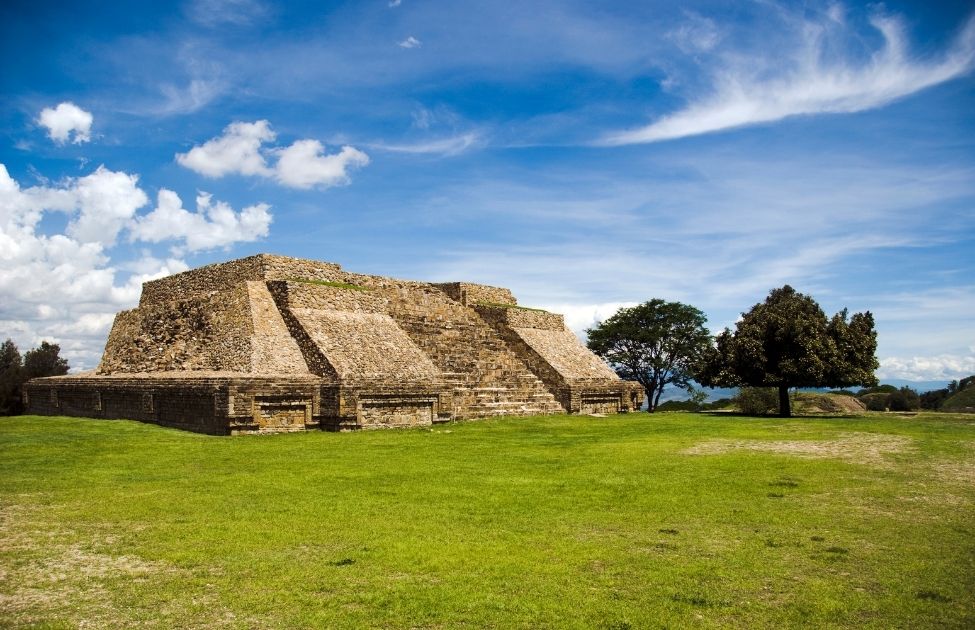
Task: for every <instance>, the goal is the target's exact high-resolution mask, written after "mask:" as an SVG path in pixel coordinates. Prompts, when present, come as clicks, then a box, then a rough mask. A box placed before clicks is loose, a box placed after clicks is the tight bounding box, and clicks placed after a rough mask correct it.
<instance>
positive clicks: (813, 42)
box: [598, 7, 975, 146]
mask: <svg viewBox="0 0 975 630" xmlns="http://www.w3.org/2000/svg"><path fill="white" fill-rule="evenodd" d="M870 24H871V25H872V27H873V29H875V30H876V32H877V33H879V34H880V36H881V38H882V41H883V43H882V45H881V46H880V47H879V48H878V49H876V50H873V51H872V53H871V54H870V55H869V57H868V58H867V59H866V60H863V61H856V60H854V59H851V58H849V57H847V56H844V55H842V54H840V55H836V54H834V53H833V51H834V50H835V49H836V48H844V49H846V50H848V49H849V47H848V46H846V47H844V46H843V44H848V43H849V42H850V41H853V40H856V39H857V38H859V37H860V34H859V33H857V32H856V31H855V30H854V29H853V28H852V27H850V26H849V25H847V24H846V22H845V21H844V18H843V12H842V11H841V10H839V9H837V8H836V7H834V10H832V11H829V12H827V13H826V14H824V16H823V17H822V19H821V20H820V21H810V20H802V21H800V22H799V23H798V24H797V25H796V27H795V28H796V31H797V32H796V41H797V42H798V44H797V45H796V48H795V49H794V50H793V51H791V54H790V53H788V52H786V53H785V54H783V52H782V51H781V50H779V49H778V48H777V47H767V49H768V50H773V48H774V52H775V54H776V55H777V57H776V58H775V59H770V58H768V57H763V58H755V57H750V56H745V57H743V56H741V55H740V54H728V55H726V56H724V57H719V58H718V59H717V60H716V61H714V63H716V64H717V70H715V71H714V73H713V74H714V77H713V92H712V93H711V94H709V95H707V96H704V97H701V98H698V99H694V100H692V101H691V102H690V103H689V104H688V105H687V106H686V107H685V108H684V109H682V110H679V111H677V112H675V113H673V114H669V115H666V116H664V117H662V118H659V119H658V120H656V121H654V122H652V123H650V124H649V125H646V126H643V127H639V128H636V129H629V130H625V131H619V132H614V133H611V134H608V135H606V136H604V137H603V138H602V139H600V140H599V142H598V144H602V145H609V146H616V145H626V144H639V143H648V142H660V141H664V140H672V139H676V138H683V137H687V136H696V135H700V134H705V133H711V132H716V131H722V130H726V129H733V128H737V127H743V126H747V125H755V124H761V123H769V122H774V121H778V120H782V119H784V118H788V117H790V116H799V115H813V114H836V113H851V112H859V111H864V110H868V109H873V108H877V107H882V106H884V105H886V104H888V103H890V102H892V101H895V100H897V99H900V98H903V97H905V96H908V95H910V94H913V93H915V92H918V91H920V90H923V89H925V88H928V87H931V86H934V85H937V84H939V83H943V82H945V81H949V80H951V79H954V78H957V77H960V76H962V75H964V74H967V73H968V72H970V71H971V70H972V68H973V66H975V16H972V17H970V18H969V19H968V21H967V22H966V23H965V25H964V26H963V28H962V29H961V31H960V33H959V34H958V35H957V36H956V37H955V38H954V40H953V41H952V42H951V43H950V44H949V46H948V47H947V49H946V50H945V51H944V52H943V53H942V54H941V55H939V56H938V57H936V58H922V57H920V56H918V55H915V54H912V53H911V51H910V50H909V41H908V36H907V34H906V32H905V26H904V22H903V20H902V19H901V18H900V17H898V16H892V15H884V14H879V13H878V14H875V15H873V16H872V17H871V19H870ZM688 28H689V29H690V27H688ZM681 32H682V31H680V30H678V31H677V33H678V34H680V33H681ZM693 32H696V31H693V29H691V30H687V31H686V32H685V33H684V36H683V39H684V40H694V39H695V38H693V37H691V35H690V33H693ZM707 42H708V43H709V45H710V44H713V43H716V42H714V41H713V40H711V39H707ZM838 44H839V45H838ZM780 58H781V60H782V61H781V62H780V61H778V60H779V59H780Z"/></svg>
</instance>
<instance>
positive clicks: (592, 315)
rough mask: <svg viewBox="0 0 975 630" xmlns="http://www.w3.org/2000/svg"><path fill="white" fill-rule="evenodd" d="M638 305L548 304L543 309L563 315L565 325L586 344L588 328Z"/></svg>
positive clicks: (617, 303)
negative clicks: (619, 311)
mask: <svg viewBox="0 0 975 630" xmlns="http://www.w3.org/2000/svg"><path fill="white" fill-rule="evenodd" d="M636 305H637V303H636V302H602V303H597V304H547V305H545V306H542V307H541V308H544V309H545V310H546V311H551V312H553V313H561V314H562V315H563V316H564V317H565V325H566V326H568V327H569V329H570V330H572V332H574V333H575V334H576V336H577V337H578V338H579V339H581V340H582V341H583V342H584V341H585V340H586V329H587V328H592V327H593V326H595V325H596V324H599V323H600V322H602V321H603V320H605V319H607V318H609V317H612V316H613V315H615V314H616V312H617V311H618V310H620V309H621V308H628V307H631V306H636Z"/></svg>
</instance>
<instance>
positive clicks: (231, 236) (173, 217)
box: [129, 188, 271, 251]
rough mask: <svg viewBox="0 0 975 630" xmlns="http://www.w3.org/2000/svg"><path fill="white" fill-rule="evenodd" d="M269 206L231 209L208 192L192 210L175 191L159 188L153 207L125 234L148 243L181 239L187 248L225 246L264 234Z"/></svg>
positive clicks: (190, 249)
mask: <svg viewBox="0 0 975 630" xmlns="http://www.w3.org/2000/svg"><path fill="white" fill-rule="evenodd" d="M269 208H270V206H268V205H267V204H265V203H261V204H257V205H254V206H248V207H247V208H244V209H243V210H241V211H240V212H234V210H233V208H231V207H230V206H229V205H227V204H226V203H224V202H222V201H217V202H215V203H214V202H213V201H212V198H211V196H210V195H209V194H207V193H200V195H198V196H197V198H196V212H190V211H188V210H185V209H184V208H183V202H182V200H180V198H179V195H177V194H176V193H175V192H173V191H171V190H166V189H165V188H163V189H161V190H160V191H159V196H158V201H157V203H156V207H155V209H153V211H152V212H150V213H149V214H147V215H146V216H144V217H141V218H139V219H137V220H136V221H135V222H134V223H133V224H132V226H131V228H130V232H129V234H130V237H131V238H132V240H141V241H146V242H150V243H158V242H160V241H168V240H183V241H184V242H185V249H186V250H188V251H199V250H203V249H213V248H216V247H226V246H228V245H231V244H233V243H238V242H247V241H255V240H257V239H259V238H262V237H265V236H267V234H268V228H269V227H270V225H271V213H270V212H268V210H269Z"/></svg>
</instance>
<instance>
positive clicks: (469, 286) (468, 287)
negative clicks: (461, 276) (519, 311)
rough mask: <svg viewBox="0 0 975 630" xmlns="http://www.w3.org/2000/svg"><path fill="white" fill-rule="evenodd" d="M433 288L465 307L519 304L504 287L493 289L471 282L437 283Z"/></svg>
mask: <svg viewBox="0 0 975 630" xmlns="http://www.w3.org/2000/svg"><path fill="white" fill-rule="evenodd" d="M432 286H435V287H437V288H438V289H440V290H441V291H443V292H444V293H446V294H447V295H449V296H450V297H451V298H453V299H454V300H456V301H458V302H460V303H461V304H463V305H464V306H470V305H474V304H479V303H488V304H517V303H518V300H516V299H515V296H514V295H513V294H512V293H511V290H510V289H505V288H503V287H492V286H488V285H486V284H473V283H471V282H440V283H435V284H433V285H432Z"/></svg>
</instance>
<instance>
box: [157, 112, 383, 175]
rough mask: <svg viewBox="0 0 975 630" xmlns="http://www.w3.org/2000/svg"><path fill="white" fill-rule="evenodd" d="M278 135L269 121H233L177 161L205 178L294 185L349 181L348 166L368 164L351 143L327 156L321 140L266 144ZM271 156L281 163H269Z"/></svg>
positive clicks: (366, 157) (179, 156) (365, 156)
mask: <svg viewBox="0 0 975 630" xmlns="http://www.w3.org/2000/svg"><path fill="white" fill-rule="evenodd" d="M276 137H277V134H275V133H274V131H272V130H271V125H270V123H269V122H268V121H266V120H259V121H257V122H253V123H245V122H235V123H232V124H230V125H228V126H227V127H226V129H224V132H223V135H221V136H219V137H217V138H213V139H211V140H208V141H207V142H205V143H203V144H202V145H200V146H196V147H193V148H192V149H190V151H188V152H186V153H179V154H177V155H176V161H177V162H178V163H179V164H181V165H182V166H185V167H186V168H189V169H190V170H193V171H196V172H197V173H200V174H201V175H205V176H207V177H223V176H224V175H228V174H234V173H235V174H240V175H259V176H261V177H268V178H273V179H274V180H276V181H277V182H279V183H281V184H283V185H285V186H289V187H291V188H312V187H314V186H319V187H321V188H330V187H332V186H339V185H343V184H347V183H349V181H350V178H349V170H350V169H352V168H354V167H360V166H365V165H366V164H368V163H369V156H367V155H366V154H365V153H363V152H362V151H360V150H358V149H356V148H354V147H351V146H344V147H342V149H341V150H340V151H339V152H338V153H333V154H330V155H328V154H325V147H324V145H322V143H321V142H319V141H318V140H310V139H304V140H296V141H295V142H294V143H292V144H291V145H290V146H288V147H283V148H274V147H267V148H265V147H264V146H263V145H264V143H266V142H273V141H274V140H275V138H276ZM268 158H276V159H277V161H276V162H275V164H274V165H273V166H269V165H268Z"/></svg>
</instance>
